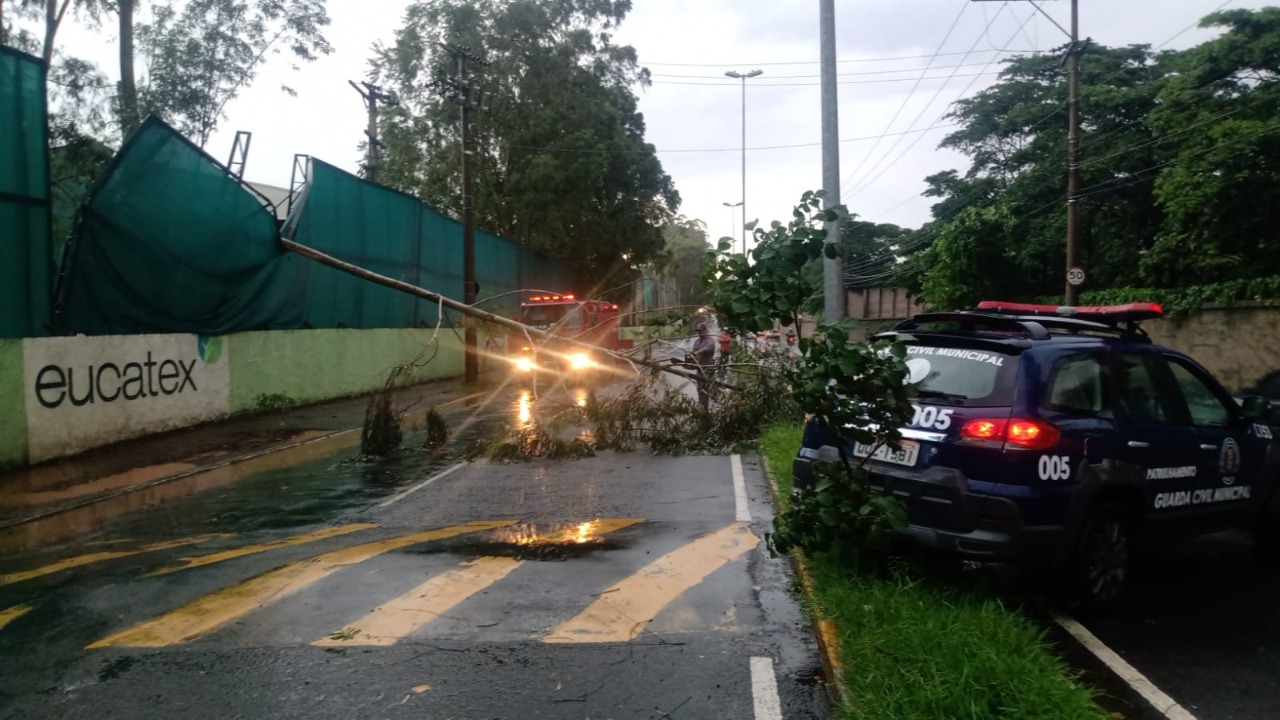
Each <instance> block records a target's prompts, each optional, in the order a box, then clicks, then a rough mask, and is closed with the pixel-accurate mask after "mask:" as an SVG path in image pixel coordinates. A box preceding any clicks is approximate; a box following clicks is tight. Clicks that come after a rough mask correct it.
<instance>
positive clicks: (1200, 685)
mask: <svg viewBox="0 0 1280 720" xmlns="http://www.w3.org/2000/svg"><path fill="white" fill-rule="evenodd" d="M1145 551H1146V552H1145V554H1144V556H1143V562H1142V563H1141V564H1140V565H1139V567H1138V568H1137V572H1136V573H1135V575H1134V578H1133V580H1134V584H1133V587H1132V591H1131V592H1130V594H1129V596H1128V598H1127V599H1126V601H1125V603H1124V605H1123V607H1122V608H1120V609H1119V610H1118V611H1117V612H1115V613H1114V614H1112V615H1110V616H1108V617H1106V618H1104V619H1097V620H1085V621H1083V622H1084V625H1085V626H1086V627H1087V628H1088V629H1089V630H1090V631H1091V632H1092V633H1093V634H1094V635H1096V636H1097V637H1098V638H1099V639H1100V640H1102V641H1103V642H1104V643H1106V644H1107V645H1108V646H1109V647H1111V648H1112V649H1113V650H1115V651H1116V652H1117V653H1118V654H1119V655H1120V656H1121V657H1123V658H1124V659H1125V660H1126V661H1128V662H1129V663H1130V664H1131V665H1133V666H1134V667H1135V668H1137V670H1138V671H1139V672H1141V673H1143V674H1144V675H1146V677H1147V678H1148V679H1150V680H1151V681H1152V682H1153V683H1155V685H1156V686H1157V687H1159V688H1160V689H1161V690H1163V691H1164V692H1165V693H1166V694H1168V695H1169V696H1170V697H1172V698H1173V699H1174V700H1175V701H1177V702H1178V703H1179V704H1180V705H1182V706H1183V707H1184V708H1185V709H1186V710H1187V711H1188V712H1190V713H1191V714H1192V715H1194V716H1195V717H1196V718H1198V720H1274V719H1275V718H1280V569H1278V568H1275V567H1267V566H1264V565H1260V564H1258V563H1256V562H1255V561H1254V559H1253V546H1252V543H1251V541H1250V540H1249V539H1248V538H1247V537H1246V536H1245V535H1244V534H1242V533H1220V534H1216V535H1211V536H1206V537H1203V538H1199V539H1196V540H1192V541H1188V542H1185V543H1179V544H1175V545H1170V546H1167V547H1160V548H1145Z"/></svg>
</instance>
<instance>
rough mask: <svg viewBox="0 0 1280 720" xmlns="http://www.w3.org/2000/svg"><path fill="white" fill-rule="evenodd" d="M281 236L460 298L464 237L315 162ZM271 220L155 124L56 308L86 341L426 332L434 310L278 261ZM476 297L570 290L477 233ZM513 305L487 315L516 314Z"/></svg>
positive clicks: (88, 238) (83, 240) (100, 212)
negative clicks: (159, 335)
mask: <svg viewBox="0 0 1280 720" xmlns="http://www.w3.org/2000/svg"><path fill="white" fill-rule="evenodd" d="M307 177H308V182H307V184H306V186H305V188H304V190H303V191H302V194H301V195H300V196H299V197H298V198H297V201H296V202H295V206H294V208H293V211H292V213H291V214H290V217H289V219H288V221H287V223H286V224H285V227H284V234H285V235H286V236H288V237H291V238H293V239H294V240H295V241H297V242H299V243H301V244H303V245H307V246H310V247H313V248H315V249H317V250H320V251H321V252H324V253H327V254H330V255H333V256H334V257H337V258H339V259H342V260H345V261H347V262H350V263H354V264H356V265H359V266H361V267H364V268H367V269H369V270H372V271H374V272H377V273H380V274H383V275H387V276H389V277H393V278H396V279H399V280H403V281H406V282H410V283H413V284H415V285H418V286H420V287H425V288H427V289H430V290H435V291H438V292H441V293H443V294H445V295H448V296H450V297H455V298H459V299H460V298H461V297H462V227H461V225H460V224H459V223H458V222H456V221H454V220H452V219H450V218H447V217H445V216H443V215H441V214H439V213H438V212H436V211H435V210H433V209H431V208H430V207H427V206H426V205H423V204H422V203H421V202H419V201H418V200H416V199H414V198H413V197H411V196H409V195H405V194H402V193H398V192H395V191H393V190H388V189H387V188H383V187H380V186H378V185H375V184H373V183H369V182H366V181H364V180H361V179H360V178H358V177H355V176H354V175H351V174H349V173H346V172H343V171H341V170H339V169H337V168H335V167H333V166H331V165H328V164H326V163H323V162H320V161H318V160H312V161H310V167H309V172H308V176H307ZM278 237H279V234H278V231H277V226H276V221H275V215H274V212H273V211H272V210H269V209H267V208H266V207H264V205H263V204H262V201H261V200H260V198H259V197H258V196H257V195H256V194H254V193H252V192H250V191H249V190H247V189H246V188H245V186H243V185H242V184H241V183H240V182H238V181H237V180H235V179H234V178H232V177H231V176H229V175H228V174H227V173H226V171H225V170H224V169H223V168H222V166H220V165H219V164H218V163H217V162H216V161H215V160H213V159H212V158H210V157H209V156H208V155H206V154H205V153H204V152H203V151H201V150H200V149H199V148H197V147H195V146H194V145H192V144H191V143H190V142H188V141H187V140H185V139H183V138H182V137H181V136H179V135H178V134H177V133H176V132H175V131H174V130H173V129H172V128H170V127H168V126H167V125H165V124H164V123H163V122H160V121H159V120H156V119H154V118H152V119H148V120H147V122H146V123H144V124H143V126H142V127H141V128H140V129H139V130H138V131H137V132H136V133H134V135H133V136H131V137H130V139H129V141H128V142H127V143H126V144H125V147H124V148H123V149H122V150H121V151H120V153H119V155H118V156H117V157H116V159H115V160H114V161H113V162H112V165H111V167H110V168H109V169H108V171H107V173H106V176H105V178H104V179H103V180H102V181H101V183H100V184H99V186H98V188H97V189H96V190H95V191H94V193H93V195H92V197H91V199H90V201H89V203H88V204H87V206H86V207H85V208H84V209H83V211H82V217H81V222H80V225H79V228H78V233H77V236H76V238H75V239H74V240H73V244H72V245H71V246H70V247H71V251H70V252H69V253H68V255H67V257H68V258H69V259H68V266H67V272H66V277H65V282H64V284H65V293H64V294H63V298H64V300H63V302H62V303H60V307H61V308H62V309H63V310H64V312H65V316H64V319H65V328H66V329H67V330H69V331H71V332H77V333H84V334H89V335H92V334H113V333H141V332H191V333H201V334H221V333H227V332H235V331H242V330H263V329H276V328H299V327H310V328H340V327H347V328H386V327H413V326H430V325H434V324H435V322H436V306H435V304H433V303H430V302H428V301H425V300H420V299H417V298H415V297H413V296H410V295H408V294H405V293H401V292H398V291H395V290H392V289H390V288H386V287H383V286H381V285H377V284H374V283H371V282H368V281H365V280H361V279H359V278H356V277H354V276H351V275H348V274H346V273H342V272H339V271H337V270H334V269H331V268H328V267H326V266H323V265H320V264H319V263H315V262H312V261H310V260H306V259H303V258H301V257H299V256H296V255H293V254H291V253H283V252H281V251H280V249H279V243H278V242H277V240H278ZM476 267H477V281H478V282H479V283H480V286H481V291H482V292H481V297H485V296H493V295H497V294H502V293H507V292H511V291H516V290H519V289H522V288H552V289H556V288H559V287H562V285H561V283H562V282H563V281H564V280H565V278H567V273H565V272H563V270H562V269H561V268H560V267H559V266H558V265H557V264H556V263H553V262H549V261H548V260H546V259H545V258H543V257H541V256H539V255H537V254H535V253H532V252H530V251H528V250H525V249H524V248H521V247H519V246H517V245H515V244H513V243H510V242H508V241H506V240H503V239H502V238H497V237H494V236H492V235H488V234H487V233H482V232H477V233H476ZM517 302H518V297H516V296H512V297H510V298H507V299H506V300H505V301H504V302H501V303H498V302H495V303H494V304H493V306H492V307H489V306H486V309H492V310H494V311H501V312H504V313H506V314H510V313H511V312H512V311H513V310H514V307H515V305H516V303H517Z"/></svg>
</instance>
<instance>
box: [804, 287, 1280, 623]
mask: <svg viewBox="0 0 1280 720" xmlns="http://www.w3.org/2000/svg"><path fill="white" fill-rule="evenodd" d="M1160 315H1161V311H1160V308H1159V306H1157V305H1151V304H1145V303H1139V304H1132V305H1123V306H1107V307H1094V308H1086V307H1079V308H1057V307H1054V306H1045V305H1023V304H1011V303H996V302H984V303H982V304H981V305H979V309H978V310H977V311H974V312H947V313H928V314H922V315H917V316H915V317H913V318H911V319H909V320H906V321H904V322H902V323H900V324H898V325H897V326H896V327H895V328H893V330H891V331H889V332H886V333H881V334H879V335H877V336H876V337H877V338H888V339H896V340H901V341H903V342H904V343H905V344H906V347H907V356H906V359H907V368H908V371H909V377H908V378H907V381H908V382H911V383H913V384H915V385H916V388H917V389H918V391H919V396H918V399H917V403H916V406H915V416H914V418H913V419H912V422H911V424H910V425H909V426H908V427H905V428H902V430H901V433H902V438H903V439H902V441H901V444H900V446H899V447H897V448H893V447H890V446H883V447H879V448H872V447H867V446H864V445H860V444H852V443H851V444H850V445H849V446H848V447H846V448H845V450H846V452H847V454H848V456H849V457H851V458H866V457H868V456H870V459H869V460H868V465H867V466H868V468H869V469H870V470H871V474H872V486H873V489H875V490H877V491H879V492H886V493H891V494H893V495H894V496H895V497H898V498H899V499H901V501H902V502H903V504H904V506H905V507H906V510H907V515H908V518H909V526H908V527H907V529H906V530H905V535H906V536H907V537H909V538H911V539H913V540H916V541H918V542H920V543H922V544H924V545H928V546H931V547H935V548H939V549H942V550H945V551H949V552H952V553H956V554H959V555H961V556H964V557H967V558H969V559H972V560H979V561H987V562H1012V563H1018V564H1021V565H1024V566H1029V567H1032V568H1036V569H1050V570H1065V571H1066V575H1065V576H1066V577H1069V578H1070V580H1071V582H1072V585H1073V588H1074V590H1075V594H1076V597H1077V598H1078V600H1079V601H1080V603H1081V605H1082V606H1083V608H1084V609H1087V610H1103V609H1105V608H1106V607H1108V606H1110V605H1112V604H1113V603H1114V602H1115V601H1116V600H1117V599H1118V597H1119V596H1120V594H1121V590H1122V589H1123V587H1124V583H1125V581H1126V579H1127V578H1128V575H1129V571H1130V566H1131V562H1132V558H1133V549H1134V544H1135V543H1136V542H1137V541H1139V540H1149V539H1153V538H1158V537H1164V536H1171V535H1187V534H1200V533H1207V532H1214V531H1218V530H1224V529H1229V528H1245V529H1248V530H1250V531H1252V532H1254V533H1255V541H1256V546H1257V548H1258V549H1259V550H1261V551H1264V552H1266V553H1267V554H1271V555H1273V554H1274V553H1275V551H1276V549H1277V545H1278V542H1277V540H1278V538H1280V494H1277V493H1276V486H1277V473H1278V472H1280V451H1278V450H1277V449H1276V448H1275V447H1274V445H1273V443H1272V428H1271V427H1270V426H1269V425H1267V424H1266V423H1264V422H1262V421H1261V418H1262V416H1263V413H1264V412H1266V409H1267V403H1266V401H1265V400H1263V399H1262V398H1253V397H1250V398H1246V399H1244V400H1241V401H1237V400H1235V399H1233V398H1232V396H1231V395H1230V394H1229V393H1228V392H1227V391H1226V390H1225V389H1223V387H1222V386H1221V385H1220V384H1219V383H1218V382H1217V381H1216V380H1215V379H1214V378H1213V376H1212V375H1210V374H1209V373H1208V372H1207V371H1206V370H1205V369H1204V368H1203V367H1201V366H1200V365H1199V364H1197V363H1196V362H1195V361H1193V360H1192V359H1191V358H1189V357H1187V356H1186V355H1184V354H1182V353H1179V352H1176V351H1174V350H1171V349H1169V348H1164V347H1160V346H1158V345H1155V344H1153V343H1152V342H1151V341H1150V339H1149V338H1148V337H1147V335H1146V334H1145V333H1144V332H1142V330H1141V329H1140V328H1139V327H1138V324H1137V323H1138V321H1140V320H1143V319H1150V318H1155V317H1159V316H1160ZM832 442H833V441H832V440H831V438H830V436H829V434H828V433H827V432H826V430H825V429H824V428H823V427H822V426H821V425H819V424H817V423H816V422H812V421H811V422H809V423H807V424H806V426H805V430H804V442H803V446H802V447H801V449H800V452H799V454H798V456H797V457H796V460H795V463H794V477H795V487H796V488H797V490H799V489H801V488H804V487H806V486H807V485H808V484H809V483H810V482H811V480H812V464H813V463H814V462H821V461H835V460H837V459H838V457H839V453H838V450H837V449H836V448H835V447H834V446H833V445H832Z"/></svg>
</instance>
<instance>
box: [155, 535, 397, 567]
mask: <svg viewBox="0 0 1280 720" xmlns="http://www.w3.org/2000/svg"><path fill="white" fill-rule="evenodd" d="M376 527H378V526H377V525H376V524H374V523H356V524H354V525H343V526H341V527H335V528H326V529H324V530H319V531H317V532H313V533H306V534H303V535H294V536H293V537H287V538H283V539H280V540H272V541H271V542H265V543H261V544H259V545H246V546H244V547H240V548H235V549H234V550H227V551H225V552H220V553H213V554H212V555H202V556H200V557H185V558H182V564H181V565H171V566H169V567H165V568H160V569H159V570H155V571H153V572H149V573H147V574H146V575H145V576H144V577H152V576H155V575H167V574H169V573H172V572H177V571H179V570H187V569H189V568H193V567H201V566H203V565H212V564H214V563H219V562H222V561H224V560H232V559H235V558H238V557H244V556H245V555H253V554H255V553H260V552H266V551H268V550H275V549H276V548H282V547H289V546H291V545H303V544H306V543H309V542H315V541H317V540H325V539H327V538H332V537H339V536H342V535H348V534H350V533H353V532H359V531H360V530H369V529H371V528H376Z"/></svg>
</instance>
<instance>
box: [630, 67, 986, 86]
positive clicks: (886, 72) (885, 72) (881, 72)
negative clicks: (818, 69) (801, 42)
mask: <svg viewBox="0 0 1280 720" xmlns="http://www.w3.org/2000/svg"><path fill="white" fill-rule="evenodd" d="M990 64H991V63H990V61H988V62H984V63H980V62H975V63H964V64H961V65H935V66H933V67H932V68H918V67H914V68H900V69H898V70H867V71H863V72H847V73H839V74H838V75H837V76H836V77H856V76H860V75H891V74H893V73H908V72H918V71H920V70H926V69H927V70H950V69H951V68H962V67H978V66H979V65H983V66H985V65H990ZM650 77H656V78H686V79H690V80H723V79H724V75H723V74H721V75H669V74H666V73H650ZM816 77H822V76H821V75H818V74H810V75H770V76H769V78H770V79H773V80H796V79H803V78H816ZM726 84H729V83H726ZM732 84H733V85H734V86H735V87H736V83H732Z"/></svg>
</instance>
